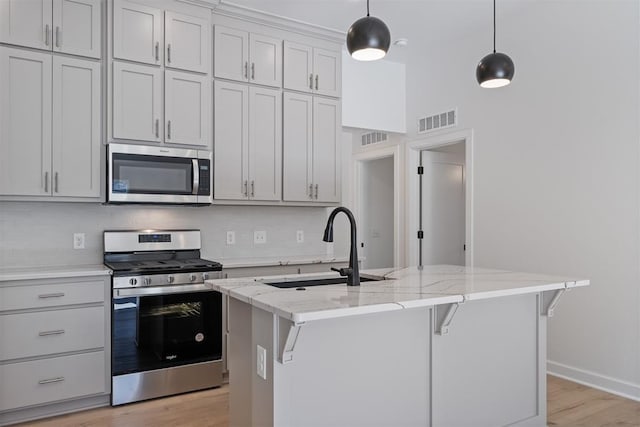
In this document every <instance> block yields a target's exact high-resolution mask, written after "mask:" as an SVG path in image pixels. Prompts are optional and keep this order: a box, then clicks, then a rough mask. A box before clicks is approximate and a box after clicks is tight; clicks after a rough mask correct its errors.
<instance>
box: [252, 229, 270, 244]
mask: <svg viewBox="0 0 640 427" xmlns="http://www.w3.org/2000/svg"><path fill="white" fill-rule="evenodd" d="M253 243H254V244H256V245H261V244H263V243H267V232H266V231H264V230H262V231H254V232H253Z"/></svg>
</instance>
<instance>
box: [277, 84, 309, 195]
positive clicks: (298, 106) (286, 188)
mask: <svg viewBox="0 0 640 427" xmlns="http://www.w3.org/2000/svg"><path fill="white" fill-rule="evenodd" d="M282 110H283V120H282V123H283V126H282V134H283V138H282V140H283V150H282V159H283V160H282V169H283V174H282V175H283V178H282V180H283V184H282V188H283V195H282V198H283V200H285V201H289V202H309V201H312V197H313V194H314V193H313V188H312V187H311V186H312V182H311V180H312V178H313V177H312V174H311V166H312V165H313V159H312V151H311V147H312V139H313V96H311V95H304V94H300V93H290V92H285V93H284V94H283V108H282Z"/></svg>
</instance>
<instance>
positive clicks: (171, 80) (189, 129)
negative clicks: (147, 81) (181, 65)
mask: <svg viewBox="0 0 640 427" xmlns="http://www.w3.org/2000/svg"><path fill="white" fill-rule="evenodd" d="M210 81H211V80H210V78H209V77H208V76H200V75H194V74H189V73H182V72H178V71H169V70H167V71H165V73H164V85H165V86H164V88H165V89H164V99H165V104H164V105H165V107H164V118H165V134H164V135H165V137H164V141H165V142H166V143H171V144H188V145H202V146H205V147H211V140H210V138H209V129H210V122H211V115H210V110H211V109H210V107H209V105H210V104H211V83H210Z"/></svg>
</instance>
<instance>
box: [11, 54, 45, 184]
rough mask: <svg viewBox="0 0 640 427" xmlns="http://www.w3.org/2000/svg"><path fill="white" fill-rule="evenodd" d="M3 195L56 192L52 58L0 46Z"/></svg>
mask: <svg viewBox="0 0 640 427" xmlns="http://www.w3.org/2000/svg"><path fill="white" fill-rule="evenodd" d="M0 194H2V195H19V196H42V195H49V194H51V54H48V53H39V52H31V51H26V50H20V49H11V48H8V47H0Z"/></svg>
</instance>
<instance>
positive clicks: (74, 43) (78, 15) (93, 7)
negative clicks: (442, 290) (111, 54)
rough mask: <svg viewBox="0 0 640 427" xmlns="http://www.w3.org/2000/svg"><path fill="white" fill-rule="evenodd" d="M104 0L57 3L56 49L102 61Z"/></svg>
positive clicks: (55, 15)
mask: <svg viewBox="0 0 640 427" xmlns="http://www.w3.org/2000/svg"><path fill="white" fill-rule="evenodd" d="M100 7H101V5H100V0H53V50H54V51H56V52H64V53H70V54H72V55H81V56H88V57H91V58H100V22H101V20H100V16H101V14H100Z"/></svg>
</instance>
